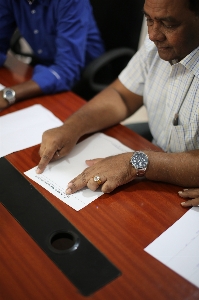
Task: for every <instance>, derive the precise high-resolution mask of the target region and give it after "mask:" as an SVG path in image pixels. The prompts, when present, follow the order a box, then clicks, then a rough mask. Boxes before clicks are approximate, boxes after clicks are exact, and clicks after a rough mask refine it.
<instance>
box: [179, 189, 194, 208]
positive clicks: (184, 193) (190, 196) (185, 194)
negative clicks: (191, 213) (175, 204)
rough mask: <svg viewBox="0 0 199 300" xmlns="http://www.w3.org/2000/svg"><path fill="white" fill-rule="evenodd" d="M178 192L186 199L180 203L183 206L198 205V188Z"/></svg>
mask: <svg viewBox="0 0 199 300" xmlns="http://www.w3.org/2000/svg"><path fill="white" fill-rule="evenodd" d="M178 194H179V196H180V197H182V198H184V199H185V200H186V202H182V203H181V205H182V206H183V207H189V206H199V189H184V190H183V191H180V192H178ZM189 199H190V200H189Z"/></svg>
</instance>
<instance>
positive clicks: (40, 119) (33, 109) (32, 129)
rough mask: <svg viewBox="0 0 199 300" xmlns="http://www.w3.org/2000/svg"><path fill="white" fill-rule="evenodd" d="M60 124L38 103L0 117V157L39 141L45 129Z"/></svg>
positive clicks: (60, 123)
mask: <svg viewBox="0 0 199 300" xmlns="http://www.w3.org/2000/svg"><path fill="white" fill-rule="evenodd" d="M60 125H62V122H61V121H60V120H59V119H58V118H57V117H55V116H54V115H53V114H52V113H51V112H50V111H49V110H48V109H46V108H44V107H43V106H42V105H39V104H36V105H33V106H30V107H28V108H24V109H21V110H19V111H16V112H13V113H10V114H7V115H5V116H2V117H0V157H2V156H5V155H7V154H10V153H12V152H15V151H19V150H22V149H25V148H28V147H31V146H34V145H37V144H39V143H41V138H42V133H43V132H44V131H45V130H47V129H50V128H53V127H57V126H60Z"/></svg>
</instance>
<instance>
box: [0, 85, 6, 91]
mask: <svg viewBox="0 0 199 300" xmlns="http://www.w3.org/2000/svg"><path fill="white" fill-rule="evenodd" d="M4 88H5V86H4V85H3V84H1V83H0V91H1V90H3V89H4Z"/></svg>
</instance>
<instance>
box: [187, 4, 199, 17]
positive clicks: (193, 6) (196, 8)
mask: <svg viewBox="0 0 199 300" xmlns="http://www.w3.org/2000/svg"><path fill="white" fill-rule="evenodd" d="M189 9H190V10H192V11H195V13H196V14H197V15H199V0H189Z"/></svg>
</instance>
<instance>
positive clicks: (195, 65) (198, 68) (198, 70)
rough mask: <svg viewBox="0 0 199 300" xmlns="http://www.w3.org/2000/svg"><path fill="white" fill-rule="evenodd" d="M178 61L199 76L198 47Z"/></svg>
mask: <svg viewBox="0 0 199 300" xmlns="http://www.w3.org/2000/svg"><path fill="white" fill-rule="evenodd" d="M180 63H181V64H182V65H183V66H184V67H185V68H187V69H188V70H189V71H191V72H193V74H194V75H195V76H196V77H197V78H199V47H198V48H196V49H194V50H193V51H192V52H191V53H190V54H188V55H187V56H186V57H185V58H183V59H182V60H181V61H180Z"/></svg>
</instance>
